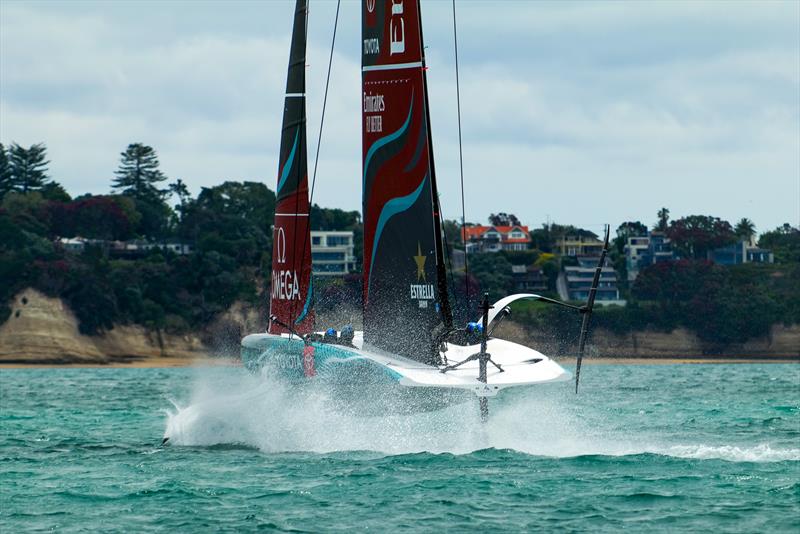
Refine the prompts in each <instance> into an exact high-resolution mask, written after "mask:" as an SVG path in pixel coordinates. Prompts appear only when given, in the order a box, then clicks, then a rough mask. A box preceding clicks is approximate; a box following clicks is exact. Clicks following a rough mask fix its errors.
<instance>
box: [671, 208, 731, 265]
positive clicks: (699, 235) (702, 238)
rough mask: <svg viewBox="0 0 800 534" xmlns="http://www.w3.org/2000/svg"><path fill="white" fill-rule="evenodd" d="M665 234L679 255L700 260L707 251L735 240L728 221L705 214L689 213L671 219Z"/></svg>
mask: <svg viewBox="0 0 800 534" xmlns="http://www.w3.org/2000/svg"><path fill="white" fill-rule="evenodd" d="M667 236H669V238H670V239H671V240H672V246H673V247H674V249H675V250H676V251H677V252H678V254H679V255H680V256H681V257H683V258H694V259H700V260H704V259H706V256H707V254H708V252H709V251H711V250H714V249H715V248H720V247H724V246H727V245H730V244H732V243H734V242H735V241H736V234H734V233H733V228H731V225H730V223H729V222H728V221H723V220H722V219H720V218H719V217H710V216H707V215H689V216H688V217H682V218H680V219H678V220H676V221H672V222H671V223H670V225H669V229H668V230H667Z"/></svg>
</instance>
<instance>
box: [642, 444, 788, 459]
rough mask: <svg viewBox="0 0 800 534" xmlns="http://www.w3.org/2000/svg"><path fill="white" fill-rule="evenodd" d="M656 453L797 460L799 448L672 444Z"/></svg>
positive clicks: (676, 455)
mask: <svg viewBox="0 0 800 534" xmlns="http://www.w3.org/2000/svg"><path fill="white" fill-rule="evenodd" d="M652 452H654V453H656V454H663V455H666V456H674V457H676V458H691V459H695V460H726V461H729V462H787V461H789V462H797V461H800V449H773V448H772V447H770V445H769V444H768V443H762V444H759V445H755V446H752V447H738V446H734V445H718V446H713V445H673V446H671V447H668V448H665V449H661V450H654V451H652Z"/></svg>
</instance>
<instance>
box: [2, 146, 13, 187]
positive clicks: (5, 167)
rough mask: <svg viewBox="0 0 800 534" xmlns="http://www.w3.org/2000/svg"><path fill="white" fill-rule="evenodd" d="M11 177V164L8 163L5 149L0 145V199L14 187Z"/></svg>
mask: <svg viewBox="0 0 800 534" xmlns="http://www.w3.org/2000/svg"><path fill="white" fill-rule="evenodd" d="M11 176H12V175H11V164H10V163H9V161H8V154H7V153H6V148H5V147H4V146H3V144H2V143H0V199H2V198H3V197H4V196H5V194H6V193H8V192H9V191H11V190H12V189H13V187H14V182H13V180H12V178H11Z"/></svg>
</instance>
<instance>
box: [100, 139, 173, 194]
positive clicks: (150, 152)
mask: <svg viewBox="0 0 800 534" xmlns="http://www.w3.org/2000/svg"><path fill="white" fill-rule="evenodd" d="M120 156H121V158H120V164H119V169H117V171H116V172H115V173H114V174H116V175H117V177H116V178H114V181H113V185H112V189H113V190H114V192H119V193H122V194H124V195H128V196H130V197H133V198H135V199H137V200H147V201H153V200H162V199H163V198H164V195H165V193H166V192H165V191H164V190H161V189H158V187H156V184H158V183H159V182H163V181H164V180H166V179H167V177H166V176H164V173H162V172H161V171H160V170H159V168H158V165H159V163H158V155H157V154H156V151H155V150H154V149H153V148H152V147H149V146H147V145H143V144H141V143H132V144H130V145H128V148H127V149H126V150H125V152H122V153H120Z"/></svg>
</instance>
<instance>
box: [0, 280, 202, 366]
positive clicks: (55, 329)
mask: <svg viewBox="0 0 800 534" xmlns="http://www.w3.org/2000/svg"><path fill="white" fill-rule="evenodd" d="M10 307H11V316H10V317H9V318H8V320H7V321H6V322H5V323H3V324H2V325H0V363H99V364H102V363H113V362H120V361H132V360H139V359H145V358H154V357H162V356H170V357H177V358H196V357H205V356H208V355H209V354H208V352H209V351H208V349H207V347H206V346H205V345H204V344H203V343H202V342H201V340H200V337H199V336H198V335H194V334H192V335H185V336H176V335H168V334H163V333H158V332H150V331H147V330H146V329H144V328H142V327H140V326H130V325H124V326H116V327H114V329H113V330H110V331H109V332H106V333H104V334H102V335H98V336H85V335H82V334H81V333H80V332H79V331H78V319H77V318H76V317H75V315H74V314H73V313H72V311H71V310H70V309H69V307H68V306H67V305H66V304H64V302H63V301H62V300H60V299H55V298H50V297H47V296H46V295H44V294H42V293H40V292H39V291H36V290H35V289H25V290H23V291H21V292H20V293H18V294H17V295H16V296H15V297H14V299H13V300H12V302H11V303H10Z"/></svg>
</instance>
